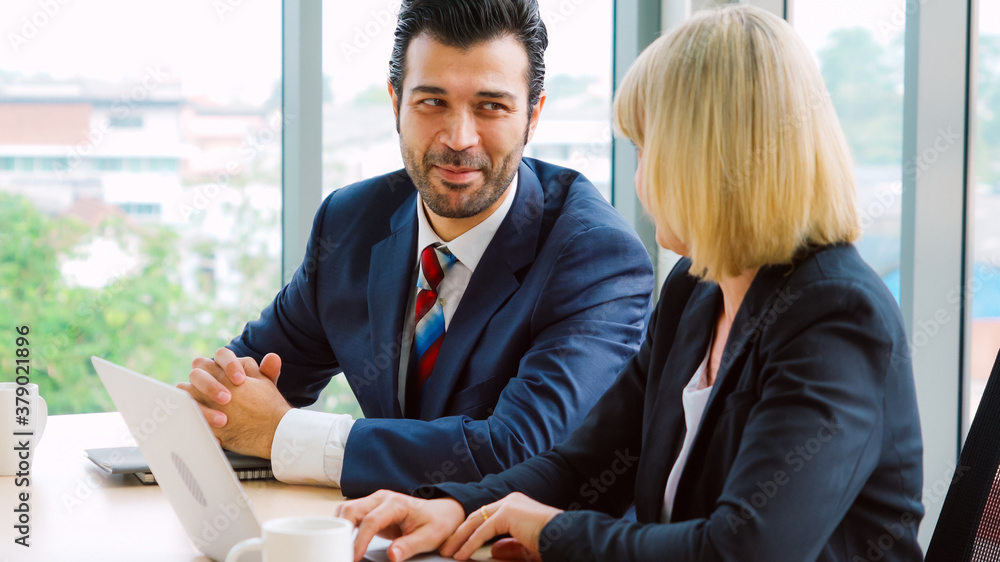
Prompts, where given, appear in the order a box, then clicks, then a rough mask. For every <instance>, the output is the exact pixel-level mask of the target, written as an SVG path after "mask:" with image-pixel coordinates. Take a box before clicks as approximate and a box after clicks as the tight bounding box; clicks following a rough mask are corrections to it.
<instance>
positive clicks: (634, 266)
mask: <svg viewBox="0 0 1000 562" xmlns="http://www.w3.org/2000/svg"><path fill="white" fill-rule="evenodd" d="M518 182H519V183H518V188H517V193H516V196H515V199H514V201H513V204H512V206H511V208H510V211H509V213H508V215H507V217H506V218H505V219H504V221H503V222H502V223H501V225H500V228H499V230H498V231H497V233H496V235H495V236H494V237H493V240H492V242H491V243H490V245H489V246H488V247H487V249H486V252H485V254H484V255H483V258H482V260H481V261H480V262H479V265H478V267H477V268H476V270H475V272H474V274H473V276H472V279H471V280H470V282H469V285H468V288H467V289H466V292H465V294H464V296H463V298H462V301H461V303H460V304H459V307H458V309H457V310H456V311H455V314H454V316H453V318H452V320H451V322H450V324H449V327H448V331H447V333H446V335H445V338H444V341H443V343H442V346H441V351H440V354H439V356H438V359H437V362H436V364H435V366H434V370H433V372H432V374H431V376H430V379H429V380H428V382H427V386H426V387H425V388H424V391H423V400H422V401H421V405H420V413H419V420H412V419H401V418H403V415H402V412H401V411H400V407H399V401H398V399H397V395H398V390H399V389H398V385H399V382H398V381H399V377H398V370H399V359H400V356H399V354H400V339H401V337H402V332H403V321H404V316H405V310H404V309H405V308H406V304H407V300H408V298H409V295H410V292H411V290H412V288H411V283H413V279H414V277H413V273H414V271H415V267H416V240H417V219H416V202H417V193H416V191H415V188H414V187H413V183H412V182H411V181H410V179H409V176H408V175H407V174H406V172H405V170H400V171H397V172H395V173H392V174H388V175H385V176H381V177H377V178H373V179H370V180H366V181H363V182H360V183H357V184H354V185H351V186H348V187H344V188H343V189H340V190H338V191H335V192H333V193H332V194H331V195H330V196H329V197H327V198H326V200H325V201H324V202H323V204H322V206H321V207H320V209H319V212H318V213H317V214H316V219H315V222H314V224H313V229H312V235H311V237H310V240H309V244H308V249H307V251H306V256H305V259H304V261H303V263H302V265H301V266H300V267H299V269H298V270H297V271H296V272H295V275H294V278H293V279H292V280H291V282H290V283H289V284H288V285H287V286H285V287H284V288H283V289H282V290H281V292H280V293H278V295H277V297H276V298H275V299H274V302H272V303H271V305H269V306H268V307H267V308H266V309H265V310H264V311H263V312H262V314H261V317H260V318H259V319H258V320H256V321H254V322H250V323H249V324H247V326H246V327H245V329H244V331H243V334H242V335H241V336H239V337H237V338H235V339H234V340H233V341H232V342H231V343H230V348H231V349H232V350H233V351H234V352H236V354H237V355H246V356H250V357H254V358H255V359H257V360H258V361H259V360H260V359H261V358H262V356H263V355H264V354H266V353H268V352H275V353H278V354H279V355H280V356H281V358H282V373H281V377H280V378H279V379H278V388H279V390H280V391H281V393H282V394H283V395H284V396H285V398H286V399H287V400H288V401H289V402H290V403H291V404H292V405H293V406H305V405H307V404H311V403H313V402H314V401H315V400H316V398H317V397H318V396H319V393H320V391H321V390H322V389H323V387H325V386H326V384H327V383H328V382H329V380H330V378H331V377H332V376H334V375H335V374H337V373H340V372H343V373H344V376H346V377H347V381H348V382H349V383H350V386H351V388H352V390H353V391H354V394H355V395H356V396H357V398H358V402H359V403H360V405H361V408H362V410H363V411H364V414H365V419H361V420H358V421H357V422H356V423H355V424H354V427H353V429H352V430H351V434H350V437H349V439H348V441H347V447H346V450H345V457H344V470H343V475H342V480H341V485H342V489H343V491H344V494H345V495H348V496H361V495H366V494H369V493H371V492H374V491H376V490H378V489H380V488H389V489H393V490H399V491H406V492H409V491H411V490H412V489H414V488H415V487H417V486H418V485H421V484H428V483H437V482H441V481H446V480H447V481H457V482H467V481H479V480H480V479H481V478H482V477H483V476H484V475H486V474H490V473H495V472H499V471H501V470H503V469H505V468H507V467H510V466H513V465H515V464H517V463H518V462H521V461H523V460H525V459H527V458H529V457H531V456H533V455H535V454H537V453H539V452H542V451H545V450H548V449H549V448H551V447H552V446H553V445H554V444H555V443H558V442H560V441H562V440H564V439H565V438H566V437H567V436H569V434H570V432H571V431H572V430H573V429H575V428H576V427H577V426H578V425H579V424H580V423H581V422H582V421H583V419H584V417H585V416H586V414H587V412H588V411H589V410H590V408H591V407H592V406H593V405H594V404H595V403H596V402H597V400H598V398H600V396H601V395H602V394H604V392H605V391H606V390H607V388H608V387H609V386H610V385H611V383H612V382H614V378H615V374H616V373H617V372H618V371H620V370H621V369H622V367H624V365H625V364H626V363H627V361H628V360H629V358H631V357H632V356H633V355H634V354H635V352H636V351H637V350H638V348H639V343H640V342H641V340H642V334H643V330H644V328H645V321H646V319H647V318H648V314H649V310H650V307H651V294H652V290H653V275H652V266H651V264H650V261H649V257H648V255H647V253H646V250H645V248H644V247H643V245H642V243H641V242H640V241H639V239H638V237H637V236H636V234H635V231H634V230H633V229H632V227H631V226H629V225H628V224H627V223H626V222H625V221H624V219H623V218H622V217H621V216H620V215H619V214H618V213H617V212H616V211H615V210H614V209H613V208H612V207H611V206H610V205H608V204H607V202H606V201H604V199H603V198H602V197H601V195H600V194H599V193H598V192H597V190H596V189H595V188H594V187H593V185H592V184H591V183H590V182H589V181H588V180H587V179H586V178H584V177H583V176H581V175H580V174H579V173H577V172H574V171H572V170H567V169H565V168H559V167H556V166H552V165H549V164H546V163H543V162H540V161H537V160H532V159H527V158H526V159H524V160H523V161H522V163H521V165H520V168H519V170H518Z"/></svg>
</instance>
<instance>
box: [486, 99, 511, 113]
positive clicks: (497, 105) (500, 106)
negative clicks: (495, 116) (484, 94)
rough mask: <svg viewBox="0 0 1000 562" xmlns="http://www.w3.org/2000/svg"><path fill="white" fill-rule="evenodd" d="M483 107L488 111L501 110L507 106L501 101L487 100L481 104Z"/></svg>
mask: <svg viewBox="0 0 1000 562" xmlns="http://www.w3.org/2000/svg"><path fill="white" fill-rule="evenodd" d="M483 109H488V110H490V111H503V110H505V109H507V106H505V105H503V104H502V103H496V102H492V101H488V102H486V103H484V104H483Z"/></svg>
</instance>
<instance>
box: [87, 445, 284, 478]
mask: <svg viewBox="0 0 1000 562" xmlns="http://www.w3.org/2000/svg"><path fill="white" fill-rule="evenodd" d="M84 452H85V453H87V458H89V459H90V460H91V461H93V463H94V464H96V465H97V466H99V467H100V468H101V470H104V471H105V472H108V473H109V474H134V475H135V477H136V478H138V479H139V481H140V482H142V483H143V484H156V478H155V477H153V473H152V472H151V471H150V470H149V465H148V464H146V459H144V458H143V457H142V452H141V451H139V447H107V448H103V449H86V450H84ZM224 452H225V453H226V459H227V460H228V461H229V464H230V465H232V467H233V472H235V473H236V477H237V478H239V479H240V480H262V479H267V478H274V472H272V471H271V461H269V460H267V459H262V458H260V457H248V456H246V455H241V454H239V453H234V452H232V451H224Z"/></svg>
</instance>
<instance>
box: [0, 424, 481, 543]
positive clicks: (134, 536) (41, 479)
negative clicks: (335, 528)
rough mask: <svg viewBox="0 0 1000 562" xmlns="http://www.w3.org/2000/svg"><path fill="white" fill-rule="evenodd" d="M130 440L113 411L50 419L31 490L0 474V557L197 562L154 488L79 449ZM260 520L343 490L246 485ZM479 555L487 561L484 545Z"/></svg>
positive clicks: (307, 511) (316, 509)
mask: <svg viewBox="0 0 1000 562" xmlns="http://www.w3.org/2000/svg"><path fill="white" fill-rule="evenodd" d="M130 445H135V441H134V440H133V439H132V436H131V435H130V434H129V432H128V429H127V428H126V426H125V422H124V420H122V418H121V416H120V415H119V414H118V412H110V413H102V414H78V415H64V416H50V417H49V419H48V424H47V427H46V428H45V434H44V436H43V437H42V440H41V442H40V443H39V445H38V447H37V448H36V450H35V451H34V454H33V457H34V458H33V460H32V465H31V483H30V487H29V488H24V487H17V486H15V482H14V481H15V478H14V477H0V562H21V561H22V560H23V561H36V560H37V561H40V562H41V561H44V562H61V561H64V560H65V561H90V560H92V561H98V560H100V561H101V562H112V561H126V560H127V561H139V560H141V561H143V562H158V561H164V562H165V561H180V560H187V561H199V562H203V561H204V562H208V560H209V559H208V557H206V556H204V555H202V554H201V553H199V552H198V551H197V550H196V549H195V548H194V546H193V545H192V544H191V542H190V541H189V540H188V538H187V534H186V533H185V532H184V528H183V527H182V526H181V524H180V521H179V520H178V519H177V516H176V515H175V514H174V511H173V509H171V507H170V504H169V502H168V501H167V498H166V496H164V495H163V492H162V491H161V490H160V487H159V486H148V485H143V484H141V483H140V482H139V481H138V480H137V479H136V478H135V477H134V476H131V475H114V476H112V475H108V474H106V473H105V472H104V471H102V470H101V469H99V468H97V466H96V465H94V464H93V463H92V462H91V461H90V460H89V459H87V457H86V456H85V454H84V452H83V450H84V449H92V448H96V447H122V446H130ZM243 486H244V488H245V489H246V492H247V495H248V496H249V497H250V500H251V501H252V502H253V506H254V511H255V512H256V513H257V517H258V518H260V519H261V521H262V522H263V521H266V520H268V519H273V518H276V517H284V516H289V515H332V513H333V506H334V505H335V504H337V503H338V502H341V501H343V500H344V498H343V496H342V495H341V494H340V490H338V489H333V488H325V487H316V486H294V485H289V484H283V483H281V482H277V481H275V480H257V481H246V482H244V483H243ZM24 491H28V493H29V494H30V501H29V509H30V512H29V515H30V523H29V525H30V529H31V533H30V539H29V544H30V545H31V546H30V547H29V548H24V547H22V546H19V545H16V544H14V539H15V538H16V536H18V534H17V532H16V531H15V530H14V525H15V524H17V523H16V516H17V514H15V513H14V509H15V508H16V507H17V505H18V504H19V503H20V502H19V501H17V500H18V497H17V496H18V494H19V493H21V492H24ZM475 559H476V560H488V559H489V549H488V548H485V547H484V548H483V549H481V550H480V551H479V552H477V555H476V556H475Z"/></svg>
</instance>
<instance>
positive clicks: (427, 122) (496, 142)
mask: <svg viewBox="0 0 1000 562" xmlns="http://www.w3.org/2000/svg"><path fill="white" fill-rule="evenodd" d="M527 72H528V55H527V53H525V51H524V47H522V46H521V44H520V43H518V42H517V40H515V39H513V38H511V37H504V38H501V39H496V40H493V41H490V42H487V43H482V44H479V45H476V46H475V47H472V48H471V49H469V50H467V51H466V50H462V49H459V48H455V47H448V46H445V45H443V44H441V43H439V42H437V41H435V40H433V39H431V38H430V36H428V35H427V34H421V35H418V36H416V37H414V38H413V40H412V41H411V42H410V45H409V48H408V49H407V52H406V75H405V79H404V81H403V86H402V88H401V95H402V98H403V99H402V100H399V99H397V97H396V95H395V92H394V91H393V89H392V87H391V85H390V87H389V94H390V96H392V103H393V108H394V109H395V111H396V122H397V124H398V128H399V145H400V150H401V151H402V153H403V162H404V163H405V165H406V171H407V172H408V173H409V175H410V178H411V179H412V180H413V183H414V185H416V187H417V191H419V192H420V195H421V197H422V198H423V200H424V203H425V204H426V205H427V207H428V208H429V209H430V210H431V211H432V212H433V213H434V214H436V215H438V216H441V217H446V218H454V219H462V218H469V217H474V216H476V215H479V214H480V213H487V212H490V213H491V212H492V211H493V210H494V209H495V207H496V206H498V205H499V203H498V200H499V198H500V196H501V195H503V193H504V192H505V190H506V189H507V187H508V186H509V185H510V183H511V180H513V178H514V174H515V173H516V172H517V167H518V165H519V164H520V161H521V154H522V153H523V151H524V145H525V144H526V143H527V141H528V140H530V139H531V136H532V135H533V134H534V132H535V126H536V125H537V123H538V116H539V114H540V113H541V108H542V104H543V103H544V97H543V98H542V99H540V100H539V102H538V103H537V104H536V105H535V107H534V111H533V112H532V115H531V118H530V119H529V118H528V113H529V112H528V110H529V107H528V84H527V80H526V76H527Z"/></svg>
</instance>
